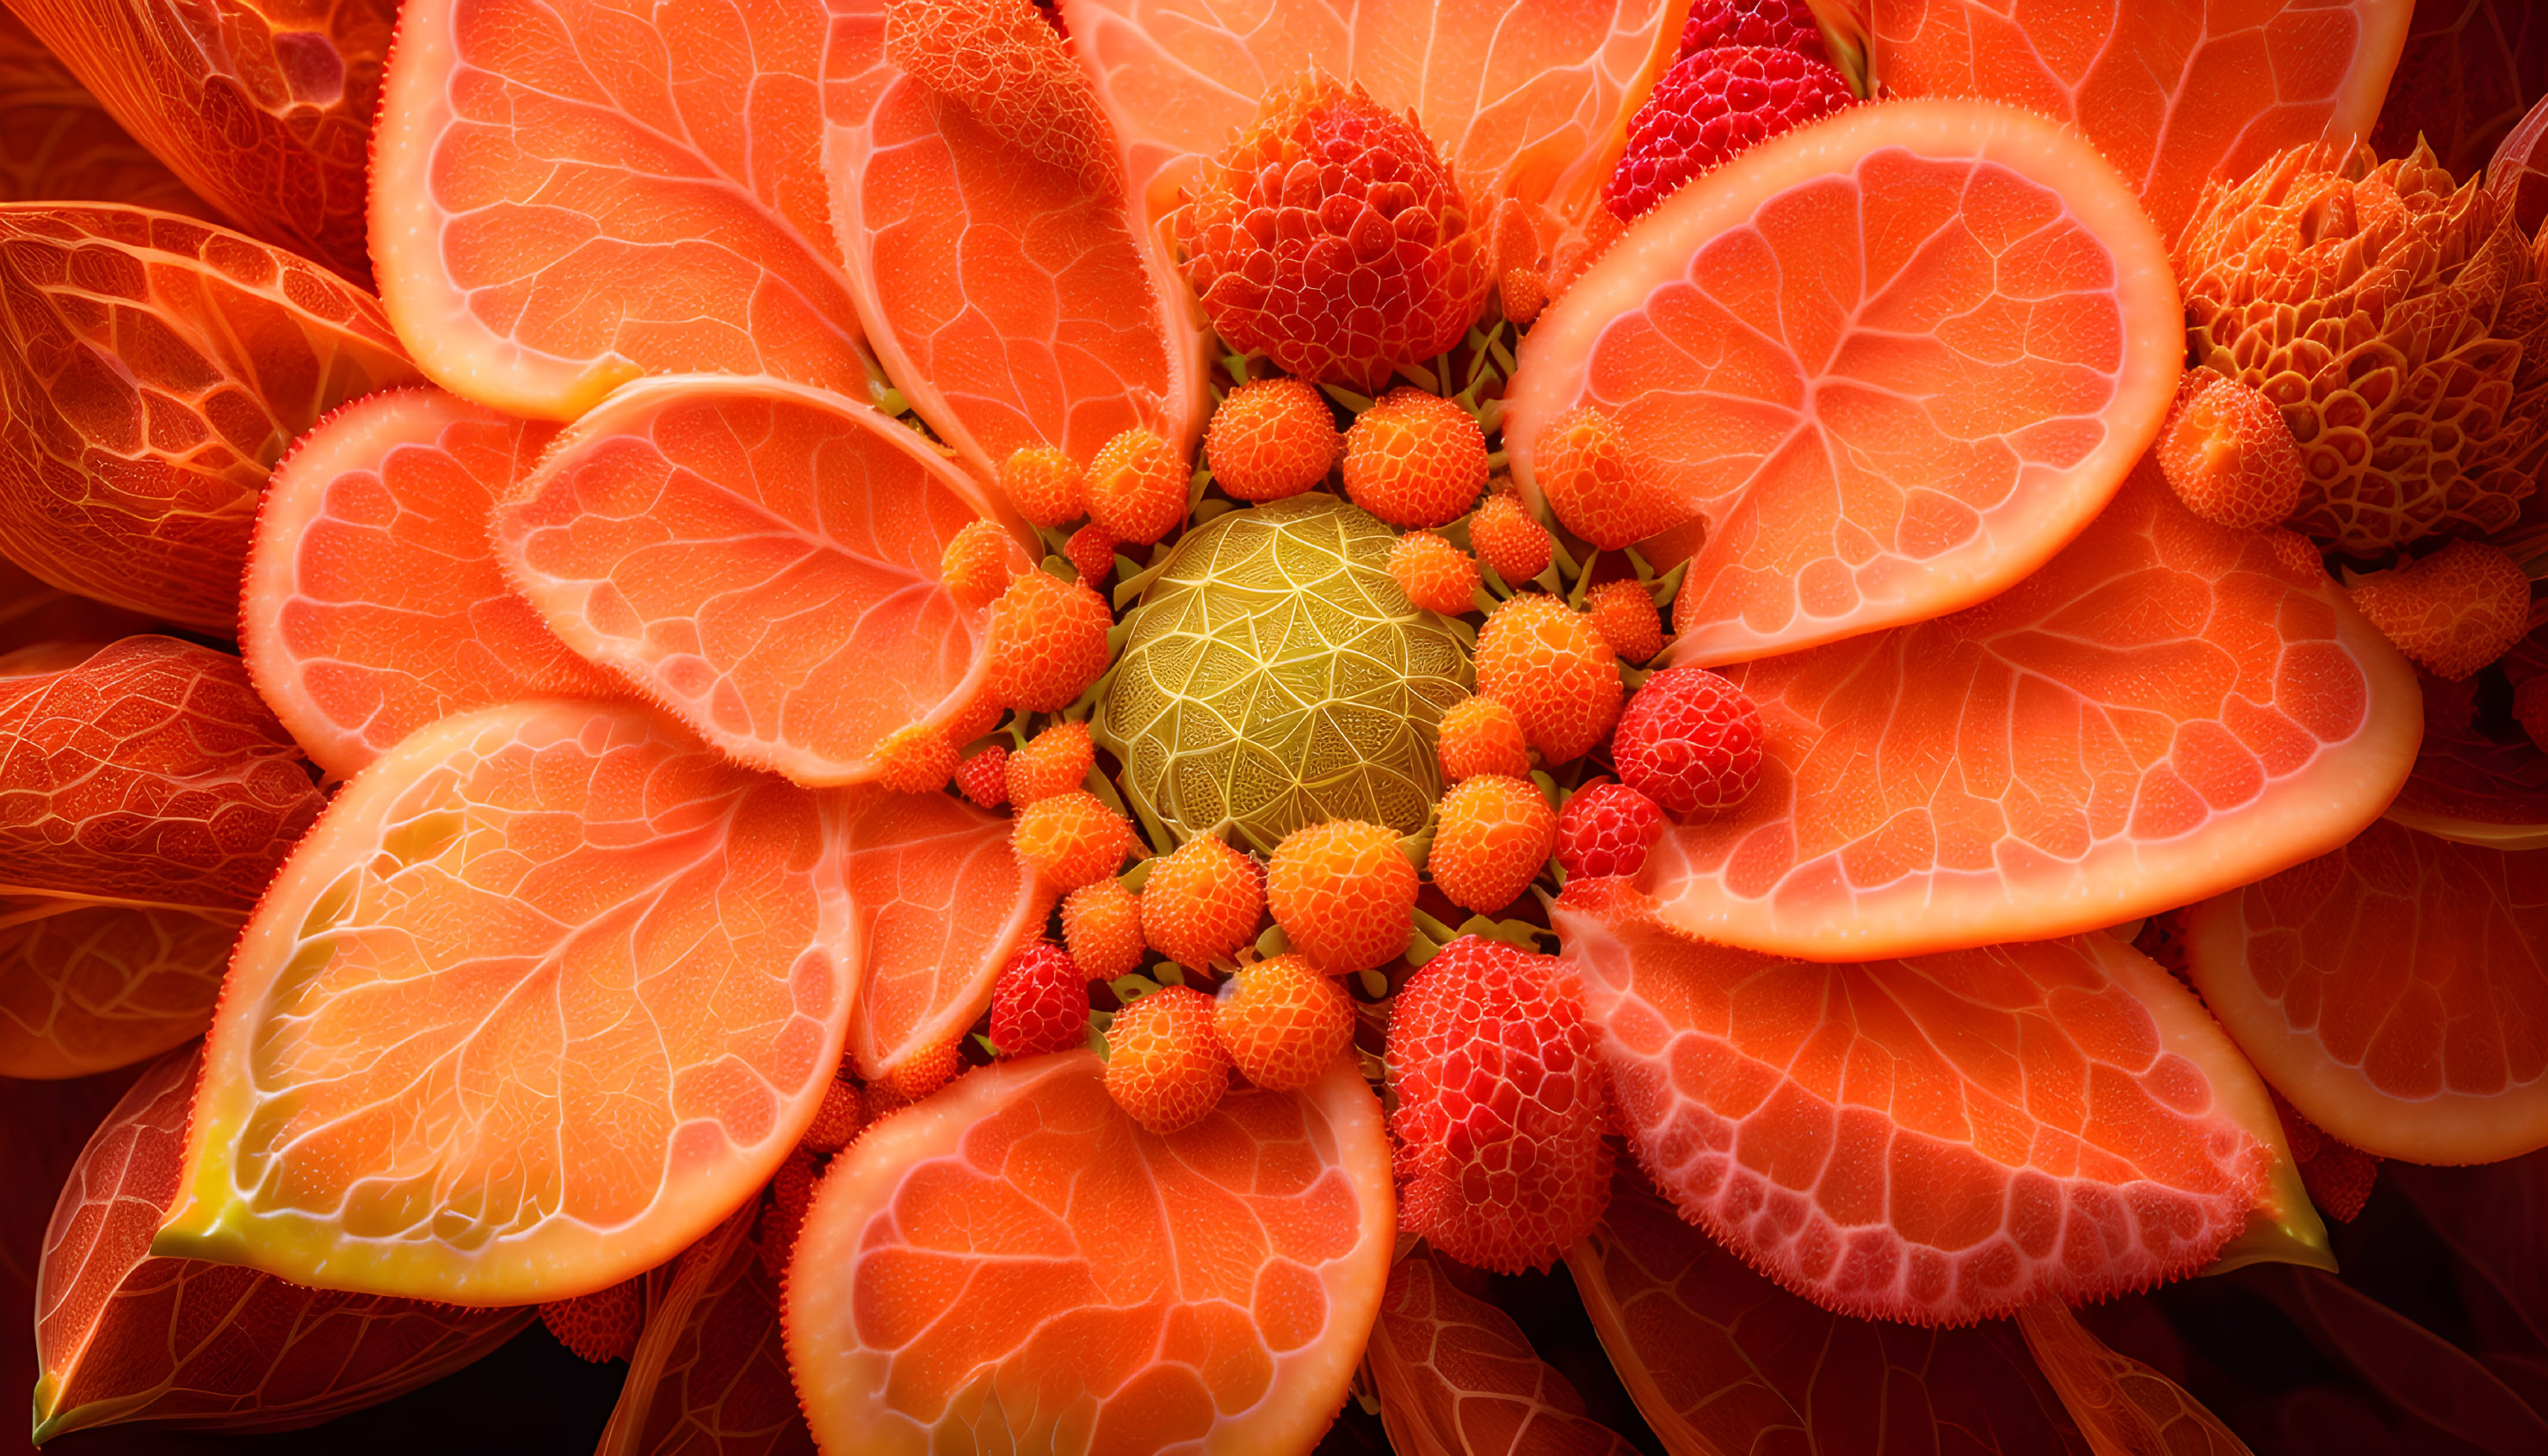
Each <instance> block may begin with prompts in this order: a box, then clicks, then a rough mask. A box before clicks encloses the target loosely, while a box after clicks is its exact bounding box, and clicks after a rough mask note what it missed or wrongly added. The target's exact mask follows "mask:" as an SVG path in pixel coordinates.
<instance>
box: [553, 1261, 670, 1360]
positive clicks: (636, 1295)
mask: <svg viewBox="0 0 2548 1456" xmlns="http://www.w3.org/2000/svg"><path fill="white" fill-rule="evenodd" d="M540 1322H541V1323H542V1324H545V1325H547V1326H548V1330H549V1333H551V1334H553V1335H556V1336H557V1342H558V1343H559V1344H562V1345H564V1346H566V1347H567V1349H569V1350H570V1351H572V1352H574V1354H575V1357H576V1358H577V1359H579V1360H588V1361H591V1362H592V1364H595V1365H599V1364H601V1363H603V1362H604V1361H608V1360H625V1359H627V1358H628V1357H629V1356H630V1355H632V1354H634V1353H636V1350H637V1336H638V1334H639V1332H640V1331H641V1330H643V1328H644V1327H645V1324H646V1276H644V1275H642V1274H641V1275H639V1276H637V1277H636V1278H634V1279H623V1280H621V1281H620V1282H619V1283H617V1284H614V1285H612V1286H610V1287H609V1288H608V1289H596V1290H594V1291H593V1292H592V1293H591V1294H580V1295H577V1296H576V1297H575V1298H573V1299H568V1300H551V1301H549V1302H548V1303H547V1304H545V1305H542V1306H540Z"/></svg>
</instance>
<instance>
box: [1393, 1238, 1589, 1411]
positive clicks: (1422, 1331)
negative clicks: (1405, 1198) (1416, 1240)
mask: <svg viewBox="0 0 2548 1456" xmlns="http://www.w3.org/2000/svg"><path fill="white" fill-rule="evenodd" d="M1364 1358H1365V1360H1366V1361H1367V1362H1368V1368H1369V1369H1370V1371H1371V1379H1372V1384H1373V1385H1375V1386H1376V1387H1378V1388H1379V1393H1380V1419H1381V1424H1382V1425H1383V1426H1384V1427H1385V1428H1386V1429H1387V1430H1388V1432H1389V1444H1390V1448H1391V1449H1392V1450H1394V1451H1396V1452H1397V1453H1398V1456H1630V1453H1632V1452H1634V1451H1635V1450H1636V1448H1635V1447H1634V1446H1631V1445H1629V1444H1628V1443H1627V1442H1626V1441H1624V1440H1621V1439H1620V1438H1619V1435H1618V1433H1617V1432H1616V1431H1613V1430H1611V1429H1610V1428H1609V1427H1608V1426H1605V1425H1603V1424H1601V1423H1600V1422H1599V1421H1597V1420H1593V1419H1591V1418H1589V1417H1588V1416H1586V1415H1585V1413H1584V1398H1583V1397H1582V1396H1580V1395H1578V1394H1576V1391H1575V1387H1573V1386H1572V1385H1569V1384H1567V1382H1566V1377H1565V1376H1563V1375H1560V1374H1558V1373H1557V1371H1556V1369H1555V1368H1553V1367H1551V1366H1549V1365H1546V1364H1543V1363H1542V1362H1541V1360H1540V1358H1539V1355H1538V1353H1537V1352H1535V1351H1534V1350H1532V1349H1531V1347H1530V1340H1529V1339H1528V1338H1527V1337H1525V1336H1524V1335H1523V1334H1522V1332H1521V1326H1520V1325H1518V1324H1515V1323H1514V1322H1513V1319H1512V1317H1511V1316H1510V1315H1507V1314H1505V1313H1504V1312H1503V1311H1501V1310H1500V1309H1497V1308H1496V1307H1495V1306H1493V1305H1491V1304H1488V1303H1487V1302H1486V1301H1484V1300H1481V1299H1473V1298H1471V1297H1470V1296H1468V1295H1467V1294H1464V1293H1462V1292H1461V1291H1460V1289H1459V1288H1458V1286H1456V1285H1454V1284H1452V1282H1451V1279H1450V1276H1449V1275H1447V1274H1445V1273H1444V1272H1443V1271H1442V1266H1441V1265H1440V1264H1439V1263H1436V1262H1435V1256H1434V1255H1433V1254H1432V1253H1431V1252H1430V1251H1429V1250H1426V1249H1423V1248H1420V1247H1419V1248H1417V1249H1416V1250H1414V1251H1413V1252H1411V1253H1410V1254H1408V1256H1407V1257H1406V1258H1403V1259H1401V1260H1399V1261H1398V1263H1397V1264H1396V1266H1394V1267H1393V1268H1391V1270H1390V1271H1389V1288H1388V1289H1387V1290H1386V1291H1385V1292H1384V1293H1383V1294H1382V1295H1381V1302H1380V1322H1379V1323H1378V1324H1375V1325H1373V1326H1372V1331H1371V1347H1370V1350H1369V1352H1368V1354H1366V1355H1365V1357H1364Z"/></svg>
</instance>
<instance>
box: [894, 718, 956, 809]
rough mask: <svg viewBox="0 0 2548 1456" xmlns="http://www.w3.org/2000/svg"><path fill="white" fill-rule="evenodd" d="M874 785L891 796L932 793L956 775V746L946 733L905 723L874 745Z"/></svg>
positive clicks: (922, 724) (945, 731) (926, 725)
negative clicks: (891, 792) (884, 789)
mask: <svg viewBox="0 0 2548 1456" xmlns="http://www.w3.org/2000/svg"><path fill="white" fill-rule="evenodd" d="M875 761H876V768H877V771H878V772H877V774H876V782H877V783H878V784H881V785H882V786H884V787H885V788H888V789H891V790H892V791H894V792H895V793H936V792H937V791H938V790H940V789H942V788H945V787H946V786H947V780H948V779H950V778H953V777H955V776H956V745H954V744H952V743H950V742H948V741H947V730H946V729H944V728H940V727H936V726H934V725H931V724H924V723H906V724H904V725H903V726H901V727H899V728H896V729H895V730H893V731H892V732H891V733H888V734H886V735H885V736H884V741H883V742H882V743H879V744H877V745H876V750H875Z"/></svg>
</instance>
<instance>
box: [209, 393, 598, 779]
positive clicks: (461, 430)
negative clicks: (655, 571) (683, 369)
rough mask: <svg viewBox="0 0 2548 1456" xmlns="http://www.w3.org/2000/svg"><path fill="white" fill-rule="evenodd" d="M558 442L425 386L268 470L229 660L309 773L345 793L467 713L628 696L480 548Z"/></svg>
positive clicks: (329, 421)
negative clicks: (391, 756) (348, 782)
mask: <svg viewBox="0 0 2548 1456" xmlns="http://www.w3.org/2000/svg"><path fill="white" fill-rule="evenodd" d="M555 433H556V427H555V426H553V425H548V424H534V423H531V422H529V421H526V420H519V419H510V418H507V417H505V416H504V415H501V414H499V413H497V412H496V411H495V410H493V409H487V408H486V407H485V406H483V405H472V404H470V403H469V402H468V401H466V400H463V399H460V398H459V397H457V396H454V395H447V394H444V393H443V392H442V391H440V390H438V389H434V388H432V387H430V386H426V387H424V388H421V389H408V390H388V391H384V392H382V393H380V394H377V395H373V396H370V397H369V398H366V399H362V400H358V401H356V402H355V403H353V404H351V405H347V406H345V407H344V408H343V409H338V410H336V411H335V412H334V413H332V414H330V415H328V416H327V417H326V418H325V419H323V420H321V421H319V424H318V428H316V429H314V430H312V431H311V432H310V433H308V434H306V435H303V436H302V437H301V439H300V441H299V443H297V444H295V445H294V446H293V447H292V453H291V454H289V455H287V456H286V457H284V460H283V463H282V464H280V465H278V466H276V467H275V471H274V477H273V479H272V480H271V481H270V482H269V483H268V484H267V486H266V488H265V499H264V503H263V504H262V505H260V506H259V507H258V509H257V520H256V539H255V544H254V545H253V546H251V547H250V549H249V553H248V569H247V585H246V588H245V591H244V593H243V599H242V601H241V603H240V607H239V649H240V652H241V653H242V655H244V656H245V658H246V659H247V666H248V672H249V674H250V675H251V676H253V677H254V678H255V680H256V685H257V690H258V691H259V692H262V693H263V694H265V700H266V701H267V702H269V703H272V704H274V706H275V711H276V714H277V715H278V716H280V717H281V718H282V719H283V723H284V726H285V727H287V728H290V729H291V730H292V736H293V737H294V738H296V739H298V740H300V742H301V745H302V747H304V748H306V749H308V750H309V751H310V757H311V758H312V759H313V760H315V761H316V762H317V763H318V767H320V768H322V769H324V770H326V771H327V772H328V773H329V774H333V775H335V776H337V777H340V778H341V777H344V776H345V775H347V774H352V773H353V772H354V771H356V770H358V769H360V768H362V767H363V766H364V765H365V764H368V763H370V762H371V761H372V760H374V759H376V758H378V757H380V756H381V755H382V754H384V753H386V752H388V751H389V750H390V749H391V748H393V747H396V746H397V744H398V741H399V740H400V739H402V738H405V737H407V736H408V734H409V733H411V732H413V731H415V730H416V729H418V728H421V727H423V726H424V725H425V724H427V723H430V722H433V721H435V720H436V719H439V718H447V717H450V716H451V715H452V714H454V713H463V712H468V711H469V710H471V709H473V708H485V707H494V706H496V705H497V704H499V703H507V702H515V701H518V700H520V699H522V698H528V697H616V696H620V695H623V693H624V692H625V689H624V688H622V687H621V686H620V684H619V682H618V680H617V679H614V678H612V677H611V676H610V675H609V674H607V673H604V672H602V671H601V670H600V669H598V668H595V667H593V666H592V664H591V663H588V662H586V661H585V660H584V659H582V658H580V657H577V656H576V655H575V654H574V653H573V652H571V651H569V650H568V649H567V646H566V644H565V643H563V642H560V641H559V640H558V639H557V635H556V634H555V633H553V632H551V631H550V630H549V629H548V625H547V624H546V623H544V622H542V621H541V620H540V618H539V614H538V613H537V612H535V611H533V610H532V609H531V606H530V603H528V602H526V601H524V600H522V598H520V597H519V596H516V595H514V594H513V592H512V591H511V589H509V588H507V587H506V586H505V585H504V574H503V571H502V570H501V569H500V567H498V566H497V564H496V554H495V551H494V549H493V548H492V547H491V546H490V544H489V542H488V539H487V513H488V512H489V511H490V510H491V509H493V508H494V506H495V503H496V501H497V500H498V499H500V497H502V496H503V494H504V493H505V492H506V491H507V490H508V489H510V488H511V486H512V485H513V483H514V482H515V481H517V480H519V479H520V478H521V477H523V476H525V475H527V474H529V473H530V469H531V467H532V465H534V464H535V463H537V461H538V460H539V456H540V451H541V450H542V449H544V448H545V447H546V446H547V445H548V442H549V438H550V436H552V435H553V434H555Z"/></svg>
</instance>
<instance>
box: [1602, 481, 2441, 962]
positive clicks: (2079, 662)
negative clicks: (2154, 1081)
mask: <svg viewBox="0 0 2548 1456" xmlns="http://www.w3.org/2000/svg"><path fill="white" fill-rule="evenodd" d="M1683 590H1687V589H1686V588H1684V589H1683ZM1727 674H1728V676H1729V677H1731V678H1732V679H1733V680H1734V681H1736V682H1737V683H1741V684H1742V685H1743V689H1744V691H1746V692H1747V693H1749V694H1750V695H1751V697H1752V700H1753V701H1754V702H1755V703H1757V704H1758V705H1759V707H1760V711H1761V720H1762V724H1763V728H1764V735H1763V770H1762V778H1761V786H1760V788H1759V789H1758V790H1757V791H1756V792H1754V793H1753V794H1752V796H1751V797H1750V798H1748V799H1746V800H1745V801H1744V802H1743V804H1742V805H1741V806H1740V807H1739V808H1737V809H1735V810H1734V811H1733V812H1731V813H1729V814H1725V815H1722V816H1720V817H1718V818H1716V819H1713V820H1710V821H1707V822H1705V823H1697V824H1689V825H1684V826H1682V827H1679V828H1673V829H1668V830H1666V832H1665V835H1664V838H1663V840H1662V841H1661V842H1660V843H1659V844H1658V845H1657V846H1656V849H1655V854H1654V857H1653V859H1652V860H1650V861H1649V862H1648V867H1647V869H1646V871H1645V875H1646V877H1645V879H1644V881H1643V882H1644V883H1645V884H1646V885H1648V886H1649V887H1650V888H1652V889H1653V891H1654V893H1655V896H1656V898H1657V899H1659V900H1661V901H1662V902H1663V914H1664V918H1665V919H1666V920H1668V921H1670V922H1672V924H1673V925H1674V926H1675V927H1677V928H1679V929H1681V930H1683V931H1685V932H1688V933H1690V934H1693V935H1702V936H1706V937H1709V938H1710V939H1714V940H1719V941H1724V942H1727V943H1729V944H1732V945H1738V946H1744V947H1748V948H1750V949H1752V950H1756V951H1767V952H1772V953H1774V954H1777V955H1785V956H1804V957H1806V958H1808V959H1815V960H1850V959H1864V958H1867V957H1871V956H1917V955H1925V954H1927V953H1929V952H1933V951H1946V950H1956V949H1960V948H1964V947H1970V946H1985V945H1994V944H1997V943H2000V942H2003V941H2023V940H2039V939H2044V938H2047V937H2051V936H2058V935H2068V934H2072V933H2075V932H2079V931H2085V930H2092V929H2095V928H2097V927H2099V926H2107V925H2119V924H2122V923H2123V922H2125V921H2128V920H2132V919H2136V918H2138V917H2140V916H2144V915H2149V914H2154V913H2156V912H2158V911H2160V910H2164V909H2167V908H2169V907H2170V906H2175V905H2182V904H2185V903H2187V902H2188V901H2190V900H2194V899H2198V898H2200V897H2202V896H2204V895H2209V894H2215V893H2218V892H2219V891H2221V890H2223V889H2226V888H2228V887H2229V886H2231V885H2236V884H2244V883H2246V882H2248V881H2250V880H2253V879H2257V878H2260V877H2262V876H2264V875H2267V874H2270V873H2272V872H2273V871H2275V870H2277V869H2281V868H2283V867H2284V866H2286V865H2293V864H2297V863H2299V862H2300V861H2303V860H2306V859H2309V858H2310V857H2312V856H2314V855H2320V854H2324V853H2325V852H2326V851H2328V850H2330V849H2333V848H2334V847H2335V846H2337V845H2340V844H2342V843H2344V842H2345V841H2346V840H2348V839H2350V838H2352V837H2353V835H2354V833H2355V832H2356V831H2357V830H2359V829H2361V827H2362V826H2363V825H2365V824H2367V823H2369V822H2371V820H2372V819H2374V818H2376V817H2377V816H2378V815H2379V813H2380V812H2381V810H2382V809H2383V808H2385V807H2386V806H2387V805H2388V803H2389V799H2390V797H2391V795H2393V794H2395V793H2396V792H2397V791H2398V785H2399V783H2400V782H2401V781H2402V780H2404V779H2405V777H2406V776H2407V772H2408V769H2409V767H2410V766H2411V765H2412V762H2413V760H2414V755H2415V748H2416V743H2417V740H2418V738H2419V736H2420V724H2421V719H2422V712H2421V709H2420V705H2419V698H2418V695H2417V692H2416V688H2415V680H2414V673H2413V670H2412V668H2410V667H2409V666H2408V665H2407V660H2406V659H2405V658H2403V657H2401V656H2399V655H2398V651H2397V649H2396V648H2394V647H2391V646H2390V645H2389V643H2388V641H2387V639H2385V638H2383V637H2382V636H2381V635H2380V634H2379V632H2378V631H2377V630H2375V629H2374V628H2373V627H2372V626H2371V624H2370V623H2369V622H2367V621H2365V620H2364V619H2363V617H2362V616H2361V614H2360V613H2359V612H2357V611H2355V610H2354V608H2353V605H2352V603H2351V602H2349V601H2347V600H2345V598H2344V596H2343V593H2342V592H2339V591H2338V590H2337V588H2336V586H2335V584H2334V583H2333V582H2332V581H2330V580H2328V578H2327V576H2326V573H2325V571H2324V570H2323V568H2321V567H2320V565H2319V561H2318V556H2317V553H2316V551H2315V550H2314V549H2313V548H2311V547H2310V546H2309V545H2308V543H2306V542H2304V541H2302V540H2301V539H2300V538H2299V537H2297V536H2292V535H2289V534H2287V533H2281V532H2250V531H2233V530H2229V529H2228V528H2226V527H2222V526H2215V525H2212V524H2210V523H2208V522H2205V521H2203V520H2200V519H2198V518H2197V517H2196V516H2195V515H2194V514H2193V513H2192V512H2190V511H2188V510H2187V509H2186V508H2185V506H2184V505H2183V504H2182V503H2180V502H2179V501H2178V500H2177V499H2176V496H2175V494H2174V493H2173V492H2171V491H2169V490H2168V488H2167V485H2166V483H2165V482H2164V481H2162V480H2161V479H2160V478H2159V475H2158V469H2157V467H2156V466H2155V465H2152V464H2148V463H2146V462H2145V463H2144V464H2143V465H2142V466H2141V467H2140V468H2138V470H2136V471H2135V473H2134V476H2133V480H2132V482H2131V483H2130V484H2129V485H2127V486H2126V487H2125V488H2124V490H2123V491H2122V492H2121V493H2120V494H2118V495H2117V496H2116V498H2115V500H2114V502H2113V504H2111V505H2110V506H2108V507H2107V509H2106V511H2105V513H2104V514H2103V515H2101V516H2099V517H2098V518H2097V521H2096V523H2095V524H2093V525H2091V526H2090V527H2089V528H2088V529H2087V531H2085V532H2084V533H2082V534H2081V535H2080V537H2079V539H2078V540H2077V541H2076V542H2075V543H2073V544H2072V545H2071V546H2070V547H2069V548H2068V549H2067V550H2065V551H2063V552H2062V553H2061V555H2060V556H2058V557H2056V558H2054V559H2053V561H2052V562H2051V563H2050V564H2049V565H2047V566H2046V567H2045V568H2044V570H2042V571H2040V572H2038V573H2036V574H2035V575H2034V576H2032V577H2030V578H2028V579H2027V580H2026V581H2025V582H2023V583H2020V584H2019V585H2018V586H2016V587H2014V588H2012V589H2011V590H2009V591H2008V592H2003V593H2001V594H2000V595H1999V596H1997V597H1995V598H1993V599H1992V600H1990V601H1988V602H1985V603H1983V604H1982V605H1980V606H1977V607H1973V608H1970V609H1968V610H1966V611H1962V612H1958V613H1956V614H1955V615H1953V616H1948V617H1942V618H1939V619H1937V620H1935V621H1930V622H1924V623H1922V624H1920V625H1919V626H1916V627H1901V628H1896V629H1894V630H1892V631H1889V632H1880V633H1870V634H1868V635H1866V636H1864V637H1858V638H1854V639H1852V640H1850V641H1848V642H1842V643H1835V644H1833V645H1831V646H1828V647H1822V648H1817V649H1815V650H1813V651H1811V652H1804V653H1797V654H1795V655H1793V656H1789V657H1782V658H1775V659H1773V660H1771V661H1769V662H1762V663H1753V664H1749V665H1747V666H1744V667H1740V668H1732V669H1728V670H1727Z"/></svg>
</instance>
